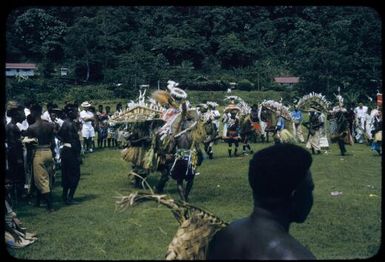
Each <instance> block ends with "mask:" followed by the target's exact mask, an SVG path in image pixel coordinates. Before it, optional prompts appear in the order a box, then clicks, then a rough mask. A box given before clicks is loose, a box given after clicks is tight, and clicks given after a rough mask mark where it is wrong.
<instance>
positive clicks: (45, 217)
mask: <svg viewBox="0 0 385 262" xmlns="http://www.w3.org/2000/svg"><path fill="white" fill-rule="evenodd" d="M268 145H269V144H261V143H258V144H252V147H253V149H254V150H259V149H261V148H264V147H266V146H268ZM347 149H348V152H349V153H351V155H349V156H345V157H341V156H339V154H338V152H339V151H338V149H337V146H336V145H332V146H331V148H330V149H329V150H328V152H327V153H324V154H322V155H316V156H314V157H313V165H312V173H313V178H314V182H315V191H314V198H315V202H314V206H313V209H312V211H311V213H310V216H309V218H308V219H307V221H306V222H305V223H304V224H294V225H293V226H292V227H291V233H292V234H293V235H294V236H295V237H296V238H297V239H299V240H300V241H301V242H302V243H304V244H305V245H306V246H307V247H308V248H309V249H310V250H311V251H312V252H313V253H314V254H315V255H316V257H317V258H318V259H353V258H367V257H370V256H373V255H375V254H376V253H377V251H378V249H379V247H380V238H381V197H382V196H381V157H379V156H377V155H375V154H374V153H372V152H371V151H370V148H369V147H368V146H367V145H360V144H356V145H353V146H348V147H347ZM214 152H215V153H214V154H215V155H214V159H213V160H209V159H205V161H204V162H203V164H202V166H201V167H200V168H199V172H200V175H199V176H197V177H196V178H195V183H194V186H193V189H192V192H191V194H190V202H191V203H193V204H194V205H197V206H200V207H203V208H205V209H208V210H210V211H212V212H213V213H215V214H217V215H218V216H219V217H221V218H222V219H223V220H225V221H229V222H230V221H232V220H235V219H238V218H241V217H244V216H247V215H248V214H249V213H250V212H251V210H252V197H251V190H250V188H249V186H248V181H247V169H248V161H249V159H250V157H251V156H241V157H236V158H228V156H227V145H226V144H224V143H218V144H217V145H215V147H214ZM277 164H279V163H277ZM129 170H130V167H129V164H128V163H126V162H124V161H123V160H121V159H120V151H119V150H117V149H101V150H97V151H96V152H94V153H91V154H88V155H86V157H85V159H84V163H83V165H82V166H81V171H82V175H81V180H80V184H79V187H78V191H77V192H76V195H75V197H76V200H78V201H79V202H80V204H78V205H72V206H66V205H63V203H62V202H61V187H60V172H58V173H57V176H56V178H57V179H56V186H55V189H54V192H53V197H54V205H55V208H56V209H57V211H56V212H54V213H51V214H48V213H47V212H46V210H45V209H44V208H43V207H41V208H37V207H32V206H30V205H28V204H20V205H19V206H18V207H16V212H17V214H18V216H19V218H20V219H21V220H22V221H23V223H24V225H25V226H26V227H27V228H28V229H29V230H30V231H36V232H37V233H38V237H39V239H38V240H37V242H36V243H34V244H32V245H31V246H28V247H26V248H24V249H20V250H9V252H10V254H11V255H12V256H15V257H17V258H22V259H39V260H40V259H43V260H46V259H53V260H56V259H80V260H99V259H100V260H137V259H163V258H164V255H165V252H166V248H167V246H168V244H169V242H170V241H171V239H172V237H173V235H174V233H175V232H176V229H177V227H178V224H177V221H176V220H175V219H174V217H173V215H172V214H171V212H170V211H169V210H168V209H167V208H165V207H163V206H160V205H157V204H155V203H153V202H151V203H144V204H142V205H140V206H138V207H136V208H134V209H131V210H128V211H125V212H122V213H118V212H115V206H114V202H115V197H116V196H118V195H119V194H127V193H129V192H131V191H132V190H134V189H133V187H132V186H131V184H130V182H129V179H128V176H127V175H128V172H129ZM158 176H159V175H158V174H157V173H155V174H152V175H151V177H149V178H148V182H149V183H150V184H151V185H155V184H156V182H157V180H158ZM334 191H338V192H342V194H341V195H338V196H332V195H331V192H334ZM165 193H167V194H170V195H171V196H172V197H174V198H178V194H177V191H176V183H175V181H173V180H170V181H169V183H168V184H167V186H166V188H165Z"/></svg>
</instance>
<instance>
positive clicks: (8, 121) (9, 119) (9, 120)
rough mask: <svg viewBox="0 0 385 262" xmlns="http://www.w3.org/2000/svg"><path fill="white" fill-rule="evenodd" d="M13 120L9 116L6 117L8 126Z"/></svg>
mask: <svg viewBox="0 0 385 262" xmlns="http://www.w3.org/2000/svg"><path fill="white" fill-rule="evenodd" d="M11 120H12V118H10V117H9V116H7V115H6V116H5V124H6V125H8V124H9V123H10V122H11Z"/></svg>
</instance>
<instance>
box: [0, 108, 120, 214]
mask: <svg viewBox="0 0 385 262" xmlns="http://www.w3.org/2000/svg"><path fill="white" fill-rule="evenodd" d="M81 106H82V110H81V111H80V110H79V106H78V104H77V103H76V102H75V103H73V104H70V103H66V105H65V107H64V109H63V110H61V109H59V108H58V106H57V105H55V104H53V103H48V104H47V110H46V111H45V112H43V108H42V106H41V105H40V104H38V103H35V102H29V103H26V106H22V105H21V104H20V103H18V102H16V101H9V102H8V103H7V112H6V122H5V130H6V137H5V145H6V180H5V184H6V189H7V192H8V193H9V194H8V195H9V196H10V205H17V203H18V202H19V201H23V200H26V201H29V200H30V199H31V197H32V196H33V195H34V194H36V202H35V204H34V205H35V206H40V202H41V200H43V201H44V202H45V204H46V207H47V210H48V211H50V212H51V211H53V210H54V209H53V205H52V197H51V191H52V189H53V185H54V184H55V177H56V171H58V170H59V169H61V174H62V179H61V183H62V187H63V201H64V203H65V204H73V203H74V202H75V201H74V200H73V197H74V194H75V191H76V188H77V184H78V182H79V178H80V164H81V162H82V157H81V155H82V151H83V152H84V151H85V150H89V151H88V152H91V151H92V148H94V145H93V138H94V136H95V128H97V132H98V133H101V132H100V130H101V126H102V127H103V128H105V124H106V120H108V116H109V115H111V112H110V110H109V107H106V112H103V110H102V107H99V112H98V113H99V115H98V114H94V113H93V109H92V107H91V104H90V103H88V102H84V103H82V105H81ZM120 106H121V105H120ZM81 115H83V116H84V117H83V118H82V117H81ZM99 118H100V119H102V121H98V120H99ZM108 132H110V133H112V132H116V130H115V129H111V130H110V131H108V127H107V131H106V132H105V133H107V135H106V136H105V137H104V138H105V139H106V141H107V143H106V142H104V146H106V144H107V145H108V146H114V145H116V144H117V143H116V139H115V138H114V137H113V136H110V137H109V136H108ZM101 138H103V136H101ZM81 140H83V144H82V143H81ZM98 140H99V139H98ZM100 141H101V143H100V144H98V147H102V145H103V139H100Z"/></svg>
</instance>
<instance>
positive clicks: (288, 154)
mask: <svg viewBox="0 0 385 262" xmlns="http://www.w3.org/2000/svg"><path fill="white" fill-rule="evenodd" d="M311 163H312V157H311V155H310V153H309V152H308V151H307V150H305V149H303V148H302V147H299V146H296V145H293V144H276V145H274V146H271V147H268V148H265V149H263V150H261V151H259V152H257V153H256V154H255V155H254V157H253V158H252V159H251V160H250V165H249V183H250V186H251V188H252V189H253V197H254V204H255V206H260V207H262V208H265V209H279V208H289V209H290V212H291V213H290V221H291V222H303V221H304V220H305V219H306V217H307V215H308V214H309V212H310V209H311V207H312V204H313V196H312V191H313V188H314V184H313V181H312V177H311V173H310V166H311Z"/></svg>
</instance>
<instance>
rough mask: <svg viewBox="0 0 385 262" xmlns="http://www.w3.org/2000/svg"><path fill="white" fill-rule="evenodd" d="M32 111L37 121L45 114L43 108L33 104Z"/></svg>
mask: <svg viewBox="0 0 385 262" xmlns="http://www.w3.org/2000/svg"><path fill="white" fill-rule="evenodd" d="M30 110H31V115H32V116H33V118H35V119H36V117H39V116H41V114H42V113H43V107H42V106H41V105H39V104H33V105H32V106H31V108H30Z"/></svg>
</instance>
